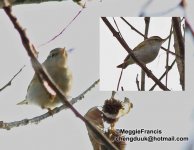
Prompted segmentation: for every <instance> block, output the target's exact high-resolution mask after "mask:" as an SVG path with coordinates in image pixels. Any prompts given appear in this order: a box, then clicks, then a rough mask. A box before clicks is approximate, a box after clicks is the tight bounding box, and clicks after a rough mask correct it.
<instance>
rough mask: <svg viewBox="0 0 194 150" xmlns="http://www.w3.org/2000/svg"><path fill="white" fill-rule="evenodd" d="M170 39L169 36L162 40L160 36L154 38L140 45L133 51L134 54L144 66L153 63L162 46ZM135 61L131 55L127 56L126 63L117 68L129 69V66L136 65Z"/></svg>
mask: <svg viewBox="0 0 194 150" xmlns="http://www.w3.org/2000/svg"><path fill="white" fill-rule="evenodd" d="M168 38H169V36H168V37H167V38H165V39H162V38H160V37H159V36H152V37H150V38H148V39H146V40H144V41H143V42H141V43H140V44H138V45H137V46H136V47H135V48H134V49H133V54H134V55H135V57H136V58H137V59H138V60H139V61H141V62H142V63H144V64H148V63H150V62H152V61H153V60H154V59H155V58H156V57H157V56H158V53H159V50H160V48H161V46H162V44H163V43H164V42H165V41H166V40H167V39H168ZM134 63H135V61H134V60H133V58H132V57H131V56H130V54H128V55H127V57H126V58H125V59H124V62H123V63H122V64H120V65H118V66H117V68H123V69H125V68H127V66H128V65H132V64H134Z"/></svg>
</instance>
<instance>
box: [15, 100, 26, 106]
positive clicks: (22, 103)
mask: <svg viewBox="0 0 194 150" xmlns="http://www.w3.org/2000/svg"><path fill="white" fill-rule="evenodd" d="M27 104H28V101H27V100H26V99H25V100H23V101H21V102H19V103H17V105H27Z"/></svg>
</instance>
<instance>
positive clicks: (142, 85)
mask: <svg viewBox="0 0 194 150" xmlns="http://www.w3.org/2000/svg"><path fill="white" fill-rule="evenodd" d="M144 20H145V38H144V40H145V39H147V37H148V30H149V24H150V17H145V18H144ZM145 66H146V65H145ZM141 91H145V72H144V71H143V69H141Z"/></svg>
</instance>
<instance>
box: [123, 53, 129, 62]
mask: <svg viewBox="0 0 194 150" xmlns="http://www.w3.org/2000/svg"><path fill="white" fill-rule="evenodd" d="M130 57H131V55H130V54H128V55H127V57H125V59H124V62H125V61H127V60H128V59H129V58H130Z"/></svg>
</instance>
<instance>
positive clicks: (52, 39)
mask: <svg viewBox="0 0 194 150" xmlns="http://www.w3.org/2000/svg"><path fill="white" fill-rule="evenodd" d="M84 8H85V7H82V9H81V10H80V11H79V12H78V13H77V14H76V15H75V17H74V18H73V19H72V20H71V21H70V22H69V23H68V24H67V25H66V26H65V27H64V28H63V29H62V31H61V32H60V33H58V34H57V35H55V36H54V37H53V38H51V39H50V40H48V41H47V42H45V43H43V44H40V45H39V46H38V48H39V47H42V46H45V45H46V44H48V43H50V42H52V41H54V40H55V39H56V38H57V37H59V36H60V35H61V34H63V32H64V31H65V30H66V29H67V28H68V27H69V26H70V25H71V24H72V23H73V21H74V20H75V19H76V18H77V17H78V16H79V15H80V14H81V12H82V11H83V9H84Z"/></svg>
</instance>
